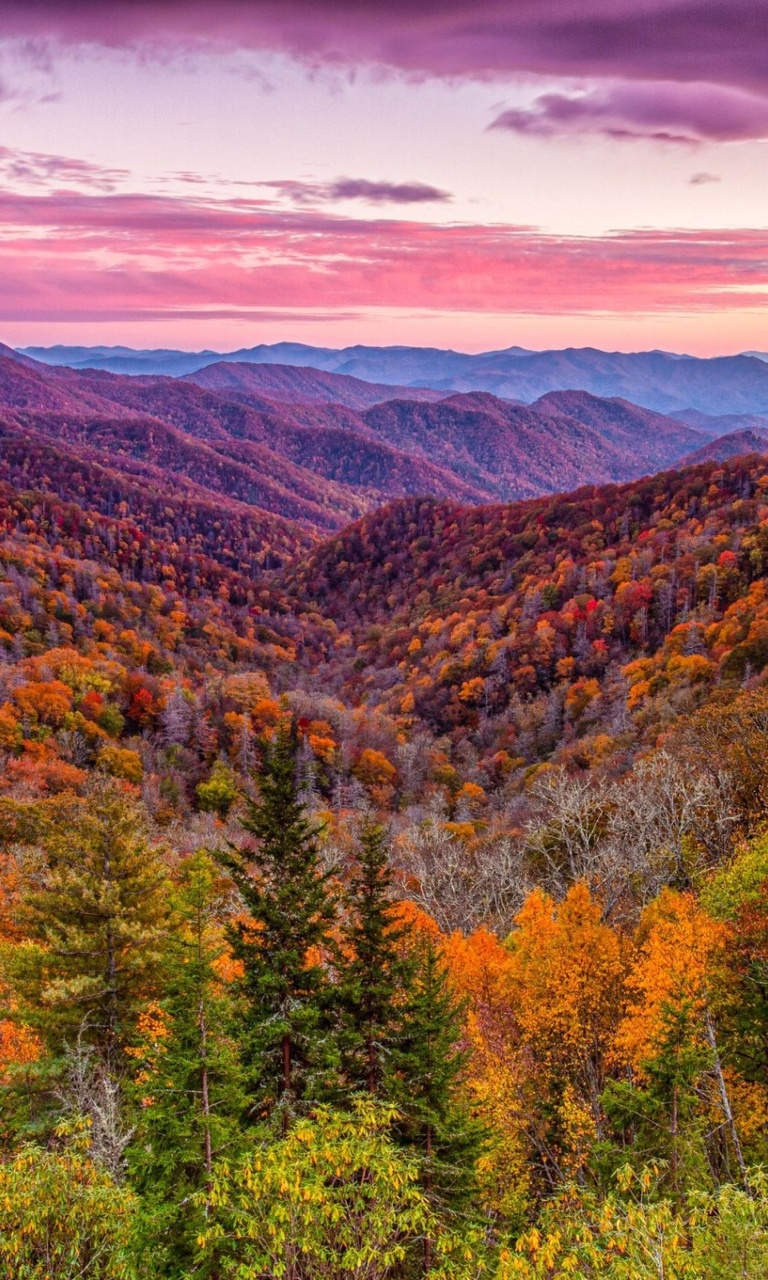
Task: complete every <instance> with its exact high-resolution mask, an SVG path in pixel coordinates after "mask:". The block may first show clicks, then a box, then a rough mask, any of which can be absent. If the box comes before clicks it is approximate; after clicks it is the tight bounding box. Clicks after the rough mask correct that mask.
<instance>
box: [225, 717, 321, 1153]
mask: <svg viewBox="0 0 768 1280" xmlns="http://www.w3.org/2000/svg"><path fill="white" fill-rule="evenodd" d="M297 756H298V739H297V733H296V728H295V726H294V725H291V726H290V727H285V726H282V727H281V728H280V729H279V731H278V734H277V737H276V738H275V741H274V742H272V743H264V744H263V747H262V766H261V770H260V772H259V775H258V779H257V781H258V786H259V795H258V798H257V799H256V800H251V799H247V800H246V804H247V814H246V817H245V818H244V820H243V824H242V825H243V827H244V828H245V830H246V831H247V832H248V833H249V835H251V836H252V837H253V843H252V844H249V845H248V846H247V847H243V848H236V847H234V846H230V850H229V852H228V853H226V854H224V855H221V861H222V864H223V865H224V866H225V867H226V868H227V869H228V870H229V872H230V874H231V875H232V878H233V879H234V881H235V884H236V886H237V888H238V890H239V892H240V897H241V899H242V903H243V906H244V908H245V910H246V912H247V916H246V918H240V919H238V920H237V922H236V923H235V924H233V925H232V927H231V929H230V938H231V943H232V950H233V953H234V955H235V957H236V958H237V959H238V960H240V961H241V962H242V965H243V978H242V983H241V991H242V996H243V1000H244V1003H245V1007H246V1014H245V1023H244V1026H243V1029H242V1052H243V1062H244V1065H245V1069H246V1088H247V1095H248V1109H249V1114H250V1118H251V1120H252V1121H253V1122H258V1121H260V1120H264V1119H267V1118H269V1117H270V1116H274V1115H275V1114H276V1113H279V1115H280V1117H281V1123H282V1126H283V1128H284V1129H285V1128H287V1126H288V1123H289V1121H290V1118H291V1116H292V1115H293V1114H295V1112H296V1110H297V1108H300V1107H302V1106H303V1105H310V1104H311V1103H312V1102H314V1101H317V1099H318V1098H319V1097H323V1096H325V1095H326V1094H327V1092H328V1090H329V1089H330V1088H331V1087H332V1081H333V1076H334V1073H335V1071H336V1069H337V1063H336V1037H335V1035H334V1030H333V1025H332V1023H333V1019H332V1012H331V1005H332V991H331V985H330V980H329V974H328V966H327V965H326V963H325V962H324V955H325V954H326V953H327V951H328V948H329V947H330V945H331V938H330V935H331V929H332V926H333V924H334V922H335V918H336V904H335V900H334V895H333V894H332V892H331V887H330V879H331V876H330V873H329V872H328V871H326V870H324V869H323V867H322V865H321V861H320V854H319V845H318V836H319V834H320V830H319V828H318V827H316V826H314V825H313V824H312V823H311V822H310V821H309V820H308V818H307V815H306V811H305V808H304V805H303V804H302V802H301V799H300V797H299V791H298V783H297Z"/></svg>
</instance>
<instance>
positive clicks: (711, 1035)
mask: <svg viewBox="0 0 768 1280" xmlns="http://www.w3.org/2000/svg"><path fill="white" fill-rule="evenodd" d="M704 1030H705V1033H706V1037H707V1043H708V1044H709V1047H710V1049H711V1050H712V1063H713V1067H714V1071H715V1079H716V1080H717V1088H718V1091H719V1093H720V1105H721V1106H722V1108H723V1115H724V1116H725V1121H726V1124H727V1125H728V1130H729V1132H730V1135H731V1142H732V1143H733V1149H734V1152H735V1153H736V1159H737V1161H738V1164H739V1172H740V1174H741V1181H742V1185H743V1187H744V1190H745V1191H749V1178H748V1176H747V1166H746V1163H745V1160H744V1153H743V1151H742V1149H741V1142H740V1140H739V1131H738V1129H737V1128H736V1121H735V1120H734V1118H733V1111H732V1110H731V1100H730V1098H729V1097H728V1089H727V1087H726V1083H725V1076H724V1075H723V1068H722V1064H721V1062H720V1054H719V1053H718V1051H717V1039H716V1037H715V1025H714V1023H713V1021H712V1015H711V1014H710V1012H709V1009H707V1011H706V1013H705V1015H704Z"/></svg>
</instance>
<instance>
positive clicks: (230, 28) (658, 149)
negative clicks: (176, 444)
mask: <svg viewBox="0 0 768 1280" xmlns="http://www.w3.org/2000/svg"><path fill="white" fill-rule="evenodd" d="M767 67H768V6H765V5H762V4H760V5H758V4H756V3H748V4H746V3H742V2H741V0H732V2H730V3H724V2H722V0H721V2H720V3H717V0H686V2H685V3H673V2H672V0H635V2H634V3H632V4H630V3H629V2H628V0H626V2H625V0H538V2H534V0H476V2H475V3H472V4H457V3H450V2H448V3H446V2H445V0H440V2H438V0H410V2H409V3H408V4H406V3H405V2H404V0H402V2H401V0H394V2H393V3H388V4H386V5H385V4H378V3H376V4H374V3H367V4H366V3H362V2H361V0H344V2H343V3H338V4H335V5H334V4H322V3H320V2H319V0H300V2H299V3H295V4H292V3H290V2H289V0H283V2H282V3H280V4H277V3H274V4H273V3H262V2H260V0H240V2H239V3H237V2H234V0H229V2H227V0H225V2H224V3H219V4H216V5H213V4H206V5H204V4H198V3H196V2H195V0H191V2H189V0H187V2H185V3H180V2H172V0H169V2H168V3H164V4H163V3H158V4H153V3H151V2H148V0H141V3H139V2H136V3H131V2H130V0H128V3H126V2H124V0H123V2H122V3H120V4H115V5H112V4H110V3H99V4H98V5H93V4H91V3H77V2H75V3H45V2H40V3H37V2H36V0H24V3H21V2H19V3H14V0H6V3H4V4H3V6H2V7H1V8H0V122H2V130H1V131H0V340H4V341H6V342H9V343H12V344H17V345H22V344H24V345H26V344H31V343H52V342H88V343H92V342H107V343H127V344H130V345H140V346H157V345H169V346H176V347H189V348H199V347H211V348H218V349H226V348H230V347H233V346H242V345H252V344H254V343H256V342H263V341H279V340H299V341H305V342H316V343H322V344H325V345H343V344H346V343H353V342H369V343H377V344H379V343H387V342H409V343H423V344H429V345H446V346H453V347H457V348H461V349H464V350H479V349H483V348H487V347H500V346H507V345H511V344H513V343H519V344H521V345H525V346H533V347H546V346H563V345H586V344H590V345H598V346H603V347H608V348H618V349H623V350H630V349H637V348H647V347H655V346H663V347H666V348H668V349H677V350H686V351H692V352H700V353H702V354H713V353H716V352H731V351H737V350H743V349H751V348H758V349H768V221H767V218H768V215H767V214H766V210H768V164H766V160H767V159H768V83H767V81H768V72H767V71H766V68H767Z"/></svg>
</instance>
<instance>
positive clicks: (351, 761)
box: [0, 361, 768, 1280]
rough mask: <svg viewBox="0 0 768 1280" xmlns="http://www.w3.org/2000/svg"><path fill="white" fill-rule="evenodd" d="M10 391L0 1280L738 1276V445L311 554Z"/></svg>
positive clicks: (750, 897)
mask: <svg viewBox="0 0 768 1280" xmlns="http://www.w3.org/2000/svg"><path fill="white" fill-rule="evenodd" d="M8 363H10V362H8ZM2 364H3V362H2V361H0V365H2ZM27 374H30V369H29V368H26V369H25V370H24V374H23V375H22V378H26V375H27ZM8 376H9V377H11V376H13V379H15V380H14V381H13V382H12V385H13V387H15V388H17V392H16V395H17V399H24V398H25V401H26V402H25V403H24V404H23V405H18V404H17V405H16V406H15V407H13V406H11V404H10V392H8V391H6V408H5V409H4V410H3V416H4V418H5V425H4V427H3V434H2V436H1V437H0V446H2V455H1V456H2V468H3V470H2V471H0V479H1V480H2V487H0V525H1V527H2V534H3V537H2V541H1V542H0V758H1V759H2V769H1V770H0V994H1V995H2V1001H3V1008H2V1014H1V1016H0V1145H1V1149H2V1158H1V1159H0V1271H2V1268H4V1271H2V1274H3V1276H5V1275H7V1276H8V1277H11V1276H13V1277H14V1278H15V1277H16V1276H28V1277H35V1280H38V1277H39V1278H41V1280H42V1277H49V1276H50V1277H56V1278H57V1280H58V1277H60V1276H61V1277H68V1278H69V1277H72V1276H75V1275H83V1276H87V1277H99V1278H106V1277H110V1278H118V1277H119V1278H120V1280H138V1277H142V1278H143V1277H153V1278H156V1280H171V1278H173V1280H182V1277H183V1278H184V1280H193V1278H196V1277H208V1278H209V1280H225V1278H227V1277H232V1278H233V1280H234V1278H235V1277H237V1280H251V1278H253V1280H256V1278H257V1277H259V1278H261V1277H264V1276H269V1277H273V1276H274V1277H290V1280H317V1278H320V1277H323V1278H324V1277H327V1278H328V1280H331V1278H333V1280H342V1278H343V1280H353V1278H354V1280H363V1278H365V1280H379V1278H381V1280H384V1278H385V1277H397V1278H398V1280H410V1278H411V1277H416V1276H422V1275H425V1274H428V1273H434V1274H435V1275H436V1276H438V1277H446V1280H447V1277H449V1276H456V1277H468V1278H469V1277H477V1278H478V1280H480V1277H483V1276H492V1277H498V1278H499V1280H514V1278H515V1277H518V1278H522V1280H555V1277H564V1276H569V1275H571V1276H584V1277H590V1280H591V1278H592V1277H595V1278H597V1277H615V1278H616V1280H619V1278H623V1280H629V1277H632V1280H646V1277H658V1276H660V1275H664V1276H665V1277H670V1276H671V1277H676V1278H678V1277H679V1280H726V1278H727V1280H730V1278H731V1277H732V1276H736V1275H741V1276H744V1277H749V1280H758V1277H762V1276H763V1275H764V1274H765V1273H766V1270H767V1269H768V1190H767V1189H766V1183H765V1175H764V1174H763V1172H762V1166H763V1165H764V1163H765V1162H766V1160H768V1147H767V1144H768V1121H767V1119H766V1118H767V1117H768V1056H767V1054H766V1038H765V1016H766V991H767V990H768V988H767V987H766V937H767V936H768V844H767V843H766V832H767V831H768V827H767V826H766V823H767V822H768V749H767V748H768V685H766V674H767V673H768V594H767V593H766V576H767V574H768V459H766V458H763V457H760V456H758V455H751V456H748V457H737V458H731V459H727V460H726V461H723V462H719V461H707V462H703V463H700V464H698V465H696V466H691V467H689V468H687V469H685V470H683V471H679V472H678V471H665V472H662V473H660V474H657V475H654V476H652V477H649V478H645V479H639V480H632V481H630V482H628V483H624V484H609V485H602V486H601V485H589V486H587V487H584V488H581V489H578V490H576V491H575V492H571V493H569V494H565V495H563V494H559V495H556V496H551V495H550V496H544V497H537V498H533V499H530V500H527V501H520V502H515V503H511V504H510V503H496V504H494V505H487V506H477V505H473V504H472V502H473V501H474V495H473V494H470V495H468V496H469V497H470V499H471V500H470V501H464V500H461V501H458V500H456V497H455V495H454V494H452V495H451V496H450V497H449V498H448V499H445V498H441V497H423V496H420V495H419V494H418V492H416V493H414V496H410V497H408V496H406V497H400V498H398V499H397V500H395V501H392V502H390V503H389V504H388V505H386V506H384V507H383V508H379V509H377V510H372V511H369V512H368V513H367V514H363V513H362V509H361V510H360V512H359V518H356V519H355V520H353V521H352V522H351V523H348V524H346V526H345V527H344V528H341V529H337V528H336V527H335V523H334V522H339V523H340V515H339V512H340V511H341V510H342V505H341V504H342V498H341V497H339V495H338V494H337V493H336V492H335V491H334V490H332V489H331V488H328V489H327V490H316V491H315V494H314V496H313V497H310V496H309V495H307V497H306V498H302V494H301V490H300V487H299V484H298V480H295V478H294V477H293V476H292V475H291V476H289V479H290V493H291V501H293V502H294V503H297V504H298V503H299V502H300V499H301V501H306V502H307V503H310V502H314V503H315V506H316V507H317V508H318V510H321V509H322V510H331V511H333V512H334V515H333V516H332V518H329V520H328V524H327V525H325V526H324V525H323V523H322V520H321V518H320V516H317V515H313V514H311V513H310V514H307V511H306V509H305V508H301V510H300V512H299V514H298V515H297V516H296V517H294V518H288V517H287V516H286V515H281V514H276V513H275V512H273V511H271V510H264V509H263V508H262V507H261V505H260V503H259V502H252V501H250V499H249V500H245V498H243V497H237V498H234V497H232V496H231V494H230V485H231V484H232V481H231V480H230V478H229V473H227V472H225V471H222V472H221V477H222V478H221V481H220V489H219V490H218V491H217V490H215V489H214V487H213V485H212V484H211V483H210V479H209V476H208V474H207V473H204V472H203V471H202V470H201V467H202V460H203V459H204V458H205V457H207V456H209V455H208V454H207V453H206V452H205V450H206V449H208V448H211V449H213V448H214V446H215V453H216V459H217V461H216V462H215V465H216V467H217V468H218V466H219V463H221V466H222V467H223V466H224V461H223V460H224V457H225V453H224V451H223V449H222V448H221V444H222V440H223V439H224V435H223V433H224V429H225V428H224V426H223V425H222V423H223V421H224V419H223V417H222V415H223V413H224V411H223V410H222V409H221V407H220V405H219V407H218V408H217V409H216V410H215V412H214V411H213V410H212V408H211V405H210V402H209V401H208V400H206V399H204V398H202V399H201V398H200V397H206V396H208V395H210V394H212V393H209V392H206V391H203V390H202V389H201V388H198V387H196V386H194V385H193V384H191V383H190V384H181V386H182V388H183V390H182V391H181V396H182V397H188V396H194V397H196V399H195V400H194V401H193V400H192V399H186V398H183V399H179V400H174V399H173V396H172V395H171V393H170V392H169V395H168V398H167V399H166V400H163V399H162V397H160V392H159V391H158V388H157V386H156V383H158V382H159V381H160V380H153V381H152V385H151V386H148V387H145V388H144V389H143V390H142V380H141V379H136V380H135V381H134V382H132V383H131V386H132V387H133V388H134V391H132V392H131V393H130V395H129V394H128V392H127V391H126V392H123V391H121V392H120V395H121V396H122V397H123V399H122V400H118V399H117V398H115V399H110V400H109V405H110V406H111V407H110V408H109V410H108V411H107V410H105V408H104V402H105V399H106V398H105V397H104V396H103V395H102V390H103V389H104V388H109V387H111V384H112V383H113V382H117V383H121V382H122V381H126V380H121V379H115V378H113V377H112V375H107V374H98V375H96V381H95V382H94V381H89V383H88V392H87V397H86V398H84V399H82V400H80V401H79V402H78V403H77V404H75V403H74V396H75V391H77V396H81V395H82V396H85V392H84V391H83V384H82V383H80V382H75V381H72V379H76V378H78V377H79V375H74V374H73V375H69V374H64V375H63V378H64V381H63V382H62V383H61V384H59V383H55V384H54V391H55V394H54V391H51V390H50V388H49V390H48V392H44V390H43V389H42V387H41V386H40V385H39V384H38V383H36V382H35V381H34V379H35V378H36V377H37V373H36V371H35V369H34V367H32V368H31V376H30V378H29V379H27V380H26V381H22V380H20V379H18V378H17V377H16V375H15V373H13V371H12V375H8ZM67 379H69V381H67ZM97 384H98V387H99V388H101V390H97ZM45 385H47V384H45ZM173 385H177V384H173ZM62 387H63V388H65V390H66V395H67V396H71V397H73V399H72V402H71V403H67V404H63V403H62V400H61V396H63V395H64V391H63V390H62ZM19 388H21V389H22V390H19ZM23 388H26V390H23ZM149 391H151V393H152V396H157V397H158V399H157V400H155V401H153V403H152V405H151V406H150V405H149V404H148V401H147V400H146V395H147V394H148V392H149ZM163 394H164V393H163ZM175 394H176V393H175V392H174V393H173V395H175ZM46 395H48V396H49V397H50V398H49V399H48V400H47V401H45V396H46ZM134 395H136V396H139V397H140V398H141V401H142V403H143V404H144V406H145V408H144V410H143V413H144V415H145V416H144V417H141V416H137V408H136V403H137V402H134V400H133V399H132V397H133V396H134ZM57 397H58V399H57ZM472 399H473V400H474V399H475V398H474V397H473V398H472ZM549 401H550V403H549V406H548V409H547V412H548V413H551V415H552V419H551V420H552V421H555V419H558V416H559V415H560V414H561V413H567V414H568V416H569V420H570V421H572V422H573V421H575V420H576V419H577V417H578V414H579V413H581V412H582V410H583V409H584V407H585V406H586V410H588V412H589V414H590V421H594V420H595V416H596V415H598V414H605V413H608V414H609V415H610V429H611V431H612V432H615V433H617V434H616V436H615V438H616V439H619V434H618V433H620V432H622V431H625V430H626V431H628V432H630V434H631V432H632V431H633V430H635V429H637V430H639V427H637V421H638V420H637V418H636V417H635V416H633V415H635V414H636V412H637V411H635V410H634V409H632V408H631V407H625V408H624V409H622V417H621V419H620V420H617V418H616V416H615V414H614V411H613V410H612V409H610V407H609V408H608V409H606V408H605V407H604V406H602V407H601V406H598V407H597V408H596V407H595V406H594V405H592V404H590V403H589V398H586V399H585V398H583V397H577V398H576V401H575V402H574V400H573V398H569V399H568V400H567V403H565V404H564V403H563V400H562V398H560V397H550V398H549ZM552 402H554V404H553V403H552ZM218 403H219V402H217V404H218ZM454 403H455V402H454V401H450V402H448V410H447V411H445V412H446V413H447V416H445V417H443V418H441V419H440V423H441V425H440V431H442V430H443V429H444V425H445V423H447V422H450V420H451V418H450V415H451V414H453V413H454V412H455V408H452V407H451V406H452V405H454ZM444 404H445V402H442V404H429V403H426V404H425V403H421V404H411V406H410V408H408V409H407V411H406V410H404V409H403V408H402V407H401V402H394V403H387V404H385V405H384V406H383V407H382V406H376V407H374V408H372V409H370V410H365V411H364V413H365V415H371V420H370V422H369V423H368V429H369V430H370V432H371V433H372V434H373V433H374V431H376V432H379V434H380V435H381V436H382V437H385V438H386V440H387V447H388V448H391V449H399V448H401V445H402V442H403V440H404V439H405V436H406V434H407V433H408V432H410V431H411V430H412V425H413V423H414V422H416V421H418V422H420V423H421V424H422V428H423V434H422V439H426V438H427V434H428V432H429V430H430V429H431V428H430V427H429V423H430V422H431V421H432V419H431V417H430V415H432V414H433V413H434V412H436V411H438V410H442V409H443V405H444ZM194 406H197V410H199V417H198V418H195V416H194V414H193V413H192V408H193V407H194ZM303 409H304V411H306V412H308V413H309V414H314V413H315V412H316V411H318V410H322V409H323V406H322V405H320V406H319V407H318V406H317V405H310V406H307V405H305V406H303ZM161 410H162V412H161ZM197 410H196V412H197ZM187 412H189V415H190V416H189V420H187V419H184V421H185V422H186V426H181V425H179V422H180V420H181V419H179V421H176V420H175V415H177V414H180V415H183V414H186V413H187ZM226 412H227V413H228V414H232V415H235V414H239V413H241V412H243V413H244V412H254V413H255V412H257V411H256V410H252V409H250V408H249V406H246V405H245V404H243V403H242V402H238V403H237V404H234V403H233V404H232V405H231V406H230V407H229V408H228V409H227V410H226ZM269 412H270V413H273V412H277V410H274V409H271V410H270V411H269ZM297 412H298V410H297ZM342 412H346V411H342V410H340V411H339V413H342ZM349 412H352V411H351V410H350V411H349ZM355 412H357V411H355ZM478 412H479V413H480V412H482V414H483V415H485V414H486V413H490V414H491V416H492V417H493V415H495V414H496V413H497V409H496V407H492V411H491V410H488V409H487V406H485V404H483V405H481V406H480V408H479V409H478ZM498 412H499V414H501V415H502V416H503V419H504V422H505V423H507V424H509V422H510V421H512V418H513V416H514V413H516V412H517V409H516V408H515V407H514V406H512V407H510V406H506V407H505V408H503V413H502V410H498ZM652 416H653V415H651V417H652ZM312 420H313V421H314V419H312ZM232 421H240V419H237V418H234V417H233V418H231V419H230V423H231V422H232ZM307 421H308V422H309V421H310V419H307ZM643 421H645V422H646V424H647V419H644V420H643ZM664 421H667V420H664ZM78 422H79V424H80V427H79V433H78V430H77V424H78ZM482 422H483V423H485V422H486V417H483V418H482ZM633 424H635V425H634V426H633ZM652 425H653V423H651V426H652ZM678 426H679V424H678ZM192 428H194V430H193V429H192ZM329 429H330V428H329ZM446 429H447V428H446ZM484 429H485V427H484V426H483V430H484ZM308 430H309V428H308ZM457 430H458V428H457ZM469 430H471V425H470V427H468V431H469ZM478 430H479V431H480V428H478ZM435 431H436V434H438V435H439V433H438V432H437V428H435ZM217 432H221V433H222V434H217ZM174 433H177V434H174ZM398 433H401V434H399V435H398ZM182 436H183V441H182ZM320 438H322V433H320ZM361 438H362V437H361ZM188 439H192V440H194V441H195V447H196V449H197V448H198V447H199V452H197V453H196V454H195V459H194V460H193V461H192V462H191V463H190V465H189V468H188V473H187V472H185V469H184V466H183V465H182V464H181V462H180V461H179V459H180V458H181V457H182V453H183V449H182V444H183V443H184V442H185V441H187V440H188ZM248 439H249V441H250V443H251V444H255V442H254V441H252V440H250V437H249V438H248ZM147 441H149V443H147ZM449 443H450V438H449V437H446V444H445V447H444V449H443V453H444V454H447V453H448V451H449V450H448V445H449ZM139 446H140V447H139ZM203 446H205V447H204V448H203ZM184 447H186V444H185V443H184ZM423 447H424V456H425V458H426V446H423ZM617 447H618V446H617ZM227 448H229V446H227ZM121 450H122V452H121ZM164 451H165V452H164ZM274 456H277V455H276V454H275V455H274ZM244 457H245V446H244V447H243V453H242V454H241V455H239V456H238V455H236V454H233V461H237V463H238V465H239V467H240V469H239V470H238V473H237V474H238V477H240V480H239V481H238V482H240V481H242V477H243V476H244V475H245V471H246V464H245V462H244ZM117 458H120V459H121V461H120V465H119V466H117V465H116V464H115V462H114V460H115V459H117ZM426 461H429V459H428V458H426ZM212 465H213V463H212ZM281 465H286V466H287V463H286V461H285V458H284V457H283V456H282V455H281ZM435 465H436V464H435ZM256 474H257V475H258V474H259V473H258V471H256ZM283 474H285V475H288V473H287V472H286V473H283ZM452 474H454V475H455V474H456V472H455V470H454V471H453V472H452ZM278 478H279V473H278V472H276V471H274V472H270V473H269V481H270V483H274V484H277V483H278ZM261 480H262V482H263V483H266V479H265V476H264V475H262V476H261ZM254 483H255V481H254ZM281 483H282V481H281ZM285 483H286V492H288V488H289V486H288V481H287V480H286V482H285ZM468 483H469V482H468ZM329 484H330V482H329ZM216 492H219V494H220V497H219V498H218V499H217V498H216V496H215V494H216ZM225 493H226V495H227V496H224V494H225ZM321 493H323V494H324V495H325V497H326V498H327V503H328V505H327V506H326V507H323V504H322V502H321V500H320V494H321ZM286 501H287V499H286ZM343 501H344V502H349V501H350V498H349V496H348V492H346V491H345V496H344V498H343ZM352 514H354V515H358V512H353V513H352ZM324 528H325V529H326V535H325V536H323V535H322V531H323V529H324ZM328 530H330V532H328Z"/></svg>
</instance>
